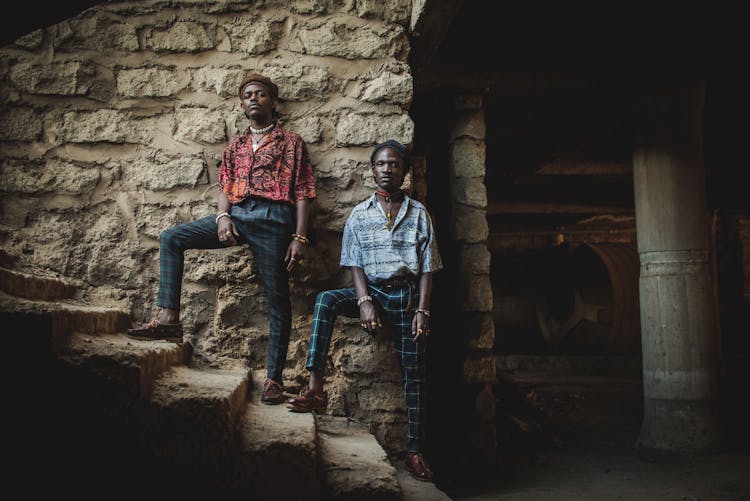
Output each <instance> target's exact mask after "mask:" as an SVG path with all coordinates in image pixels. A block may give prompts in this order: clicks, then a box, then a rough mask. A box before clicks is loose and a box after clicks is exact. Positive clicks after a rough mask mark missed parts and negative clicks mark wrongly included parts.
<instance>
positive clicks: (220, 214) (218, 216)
mask: <svg viewBox="0 0 750 501" xmlns="http://www.w3.org/2000/svg"><path fill="white" fill-rule="evenodd" d="M223 217H232V216H231V215H229V213H228V212H219V213H218V214H216V224H219V219H221V218H223Z"/></svg>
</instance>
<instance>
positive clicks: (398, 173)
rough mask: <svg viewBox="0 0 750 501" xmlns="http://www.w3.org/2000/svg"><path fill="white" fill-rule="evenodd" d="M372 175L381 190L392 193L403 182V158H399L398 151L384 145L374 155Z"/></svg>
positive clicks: (404, 173) (404, 170) (404, 172)
mask: <svg viewBox="0 0 750 501" xmlns="http://www.w3.org/2000/svg"><path fill="white" fill-rule="evenodd" d="M372 175H373V177H374V178H375V184H377V185H378V187H379V188H380V189H381V190H384V191H387V192H389V193H394V192H396V191H398V190H399V188H401V185H402V184H403V183H404V176H405V175H406V169H405V168H404V159H403V158H401V155H399V153H398V151H396V150H394V149H393V148H389V147H385V148H383V149H381V150H380V151H378V153H377V155H375V163H374V164H373V165H372Z"/></svg>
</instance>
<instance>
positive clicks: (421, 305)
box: [287, 140, 442, 482]
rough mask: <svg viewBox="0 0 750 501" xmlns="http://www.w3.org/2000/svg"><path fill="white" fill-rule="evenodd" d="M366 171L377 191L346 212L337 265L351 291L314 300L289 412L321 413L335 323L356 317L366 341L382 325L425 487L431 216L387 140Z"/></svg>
mask: <svg viewBox="0 0 750 501" xmlns="http://www.w3.org/2000/svg"><path fill="white" fill-rule="evenodd" d="M370 163H371V166H372V173H373V177H374V179H375V183H376V184H377V186H378V189H377V190H376V191H375V193H374V194H373V195H372V196H371V197H369V198H368V199H367V200H365V201H363V202H361V203H360V204H359V205H357V206H356V207H355V208H354V210H352V212H351V214H350V215H349V217H348V219H347V221H346V225H345V227H344V235H343V239H342V245H341V247H342V248H341V262H340V264H341V266H345V267H348V268H349V270H350V272H351V275H352V282H353V285H354V286H353V287H348V288H344V289H337V290H329V291H323V292H321V293H319V294H318V296H317V298H316V302H315V312H314V314H313V323H312V328H311V332H310V343H309V348H308V358H307V363H306V368H307V369H308V370H309V371H310V381H309V384H308V386H306V387H304V388H302V391H301V392H300V394H299V395H298V396H297V397H294V398H290V399H289V400H288V401H287V407H288V408H289V409H290V410H292V411H295V412H311V411H323V410H325V408H326V406H327V403H328V396H327V394H326V392H325V391H324V390H323V372H324V369H325V362H326V356H327V354H328V347H329V345H330V341H331V335H332V333H333V326H334V323H335V320H336V317H337V316H338V315H344V316H347V317H359V320H360V327H361V328H362V329H363V330H365V331H367V332H369V333H371V334H375V333H376V332H377V331H378V329H379V328H380V327H382V326H384V325H387V326H388V327H390V328H391V330H392V331H393V333H394V337H395V341H396V348H397V351H398V355H399V359H400V362H401V375H402V379H403V384H404V396H405V400H406V410H407V418H408V432H407V444H406V445H407V449H408V454H407V457H406V466H407V468H408V470H409V472H410V473H411V475H412V476H413V477H415V478H417V479H418V480H423V481H428V482H429V481H432V476H433V474H432V471H431V470H430V467H429V465H428V464H427V462H426V460H425V458H424V456H423V454H422V450H423V446H424V417H425V416H424V411H425V403H426V401H425V399H426V393H427V392H426V390H427V381H426V343H427V339H428V336H429V334H430V295H431V289H432V273H433V272H435V271H438V270H439V269H441V268H442V264H441V261H440V254H439V253H438V249H437V242H436V240H435V234H434V230H433V227H432V221H431V219H430V215H429V214H428V213H427V210H426V209H425V207H424V205H422V204H421V203H420V202H418V201H417V200H414V199H412V198H409V197H408V196H407V195H406V194H405V193H404V192H403V191H401V185H402V184H403V181H404V176H405V175H406V173H407V172H408V170H409V167H410V158H409V152H408V150H407V149H406V147H405V146H404V145H402V144H401V143H399V142H397V141H393V140H388V141H386V142H384V143H381V144H379V145H377V146H375V148H374V150H373V152H372V155H371V156H370Z"/></svg>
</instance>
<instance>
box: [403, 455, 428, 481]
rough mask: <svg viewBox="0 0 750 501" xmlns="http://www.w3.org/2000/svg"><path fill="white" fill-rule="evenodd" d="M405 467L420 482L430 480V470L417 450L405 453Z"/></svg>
mask: <svg viewBox="0 0 750 501" xmlns="http://www.w3.org/2000/svg"><path fill="white" fill-rule="evenodd" d="M406 469H407V470H409V473H410V474H411V476H412V477H414V478H416V479H417V480H421V481H422V482H432V470H431V469H430V466H429V465H428V464H427V461H426V460H425V458H424V456H423V455H422V454H420V453H417V452H410V453H409V454H407V455H406Z"/></svg>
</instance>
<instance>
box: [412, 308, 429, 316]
mask: <svg viewBox="0 0 750 501" xmlns="http://www.w3.org/2000/svg"><path fill="white" fill-rule="evenodd" d="M414 313H421V314H422V315H424V316H426V317H429V316H430V310H423V309H421V308H417V309H416V310H414Z"/></svg>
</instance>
